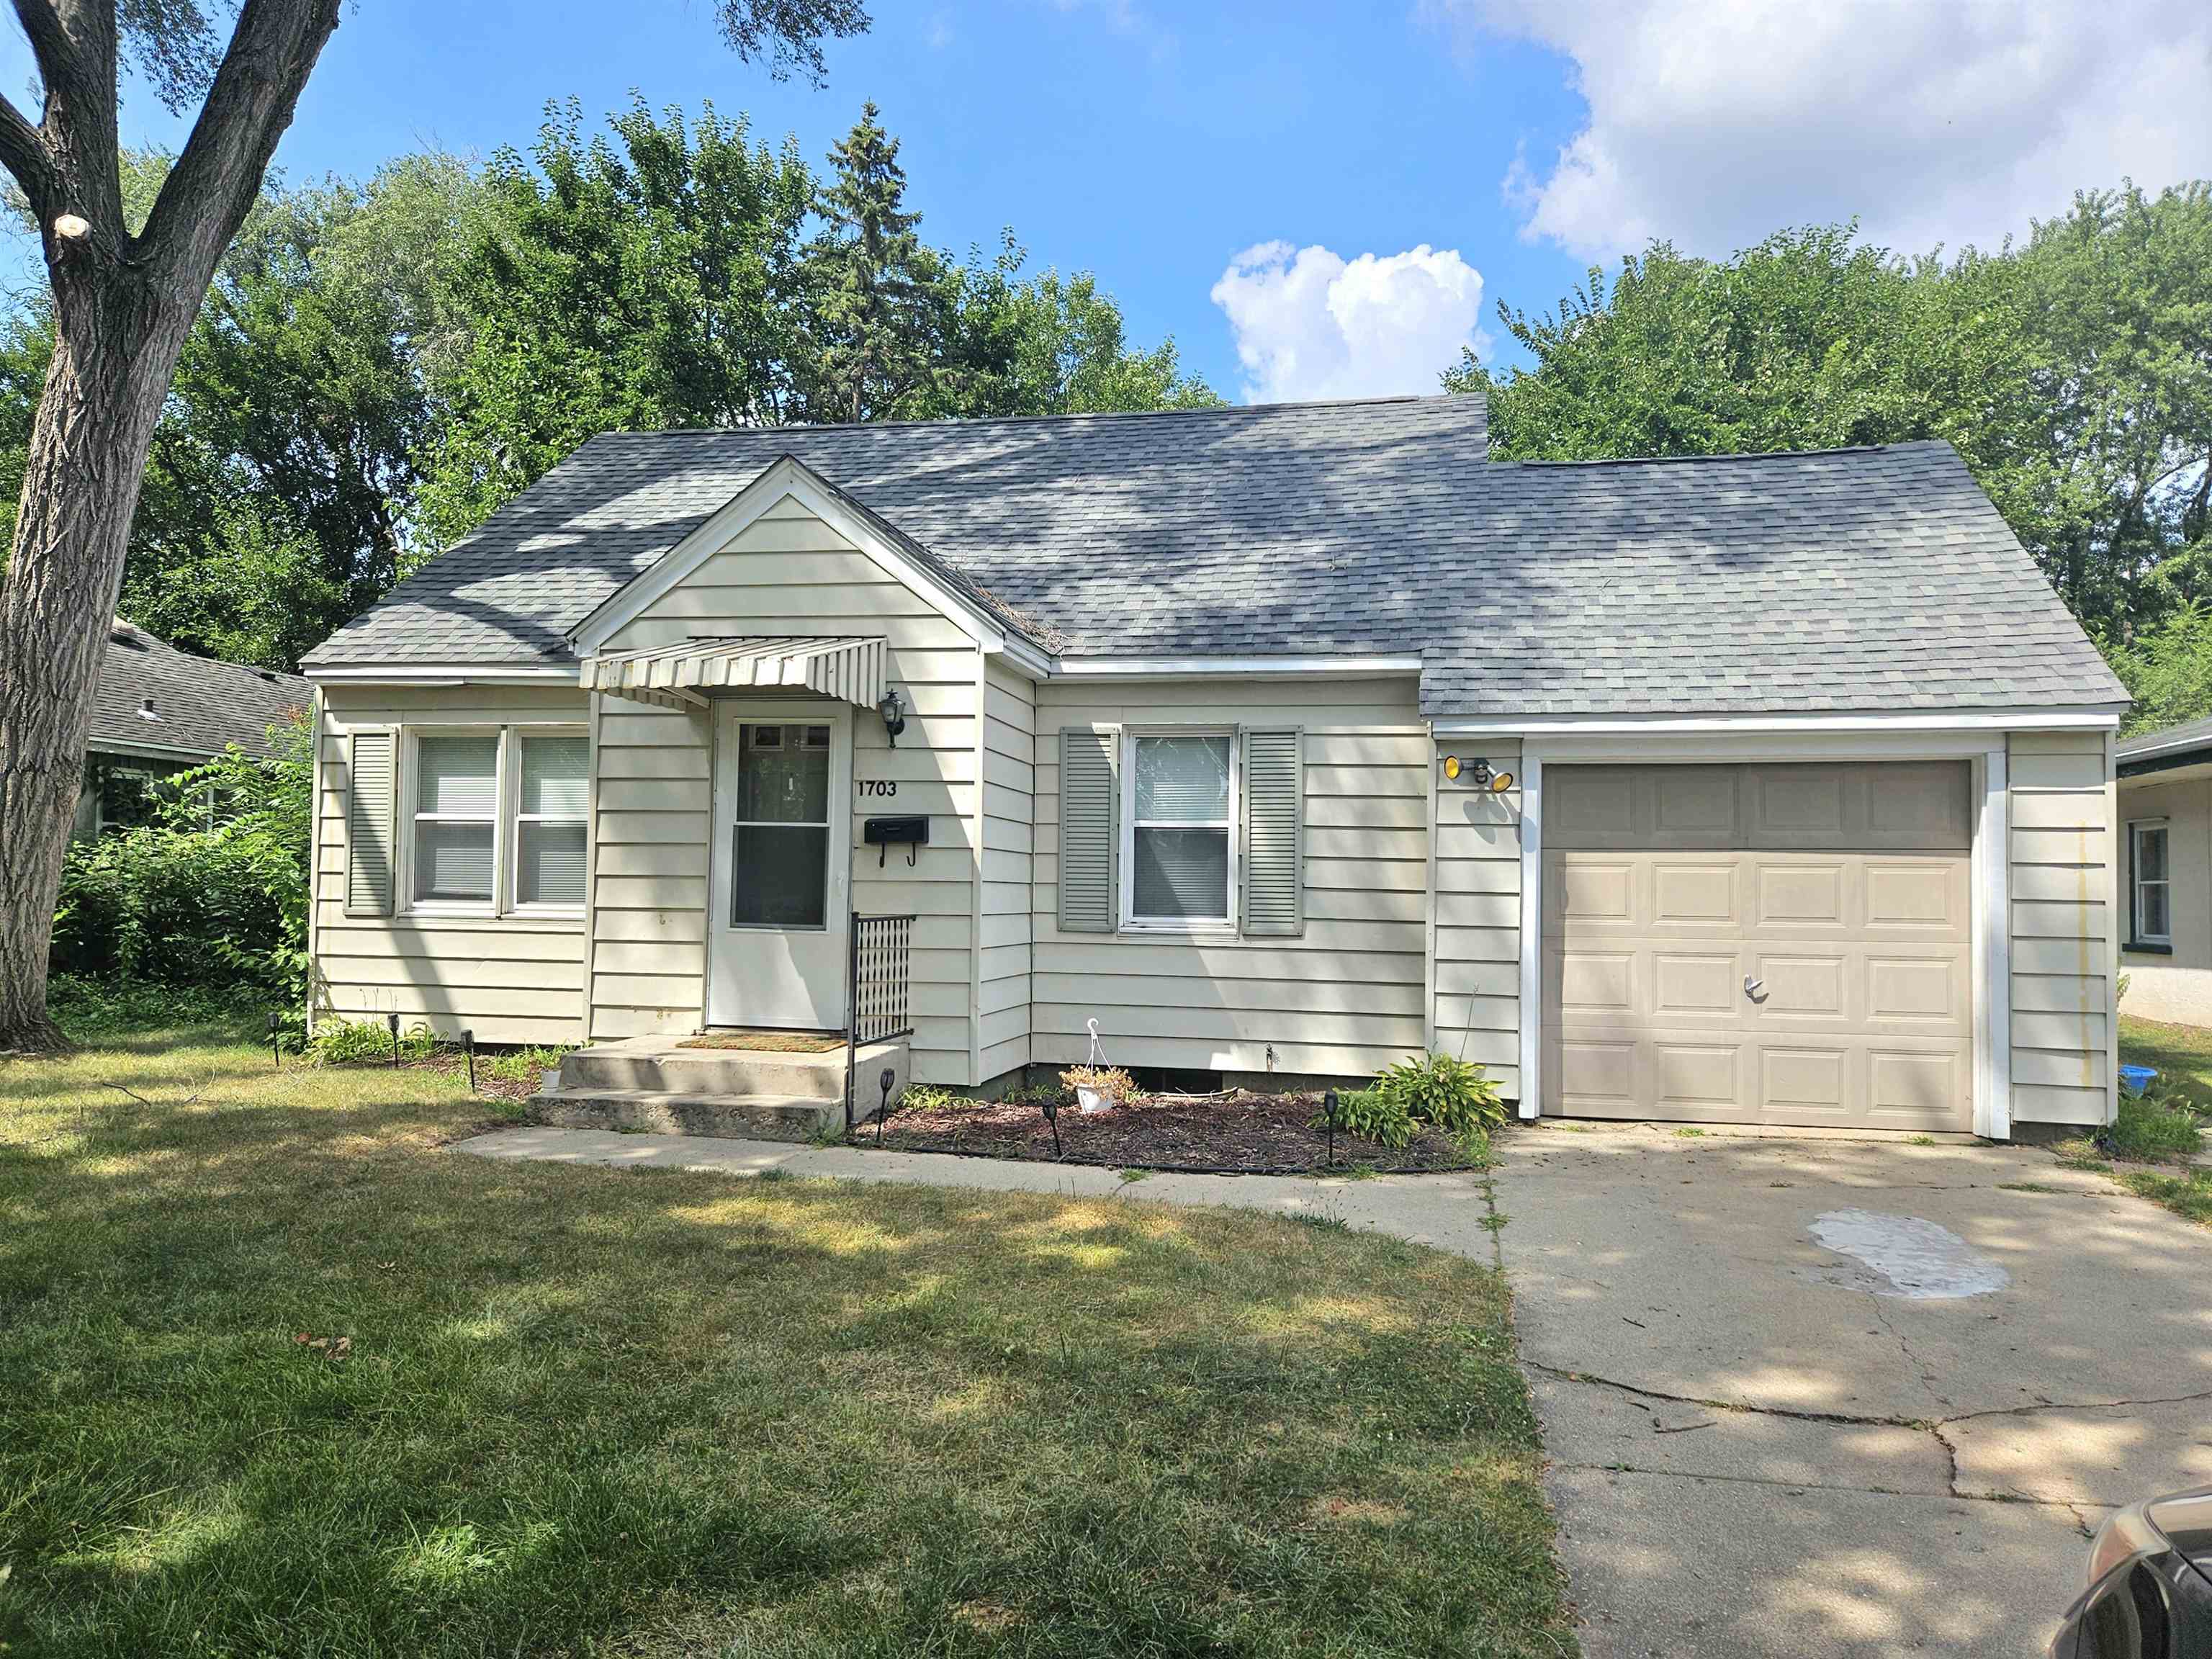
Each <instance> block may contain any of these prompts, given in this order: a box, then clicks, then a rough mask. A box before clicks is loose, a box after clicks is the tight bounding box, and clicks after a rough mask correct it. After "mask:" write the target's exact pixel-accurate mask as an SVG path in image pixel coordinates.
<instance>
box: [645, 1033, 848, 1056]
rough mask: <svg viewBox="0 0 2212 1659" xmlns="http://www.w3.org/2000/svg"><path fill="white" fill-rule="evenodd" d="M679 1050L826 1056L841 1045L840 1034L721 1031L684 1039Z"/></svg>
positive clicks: (842, 1043)
mask: <svg viewBox="0 0 2212 1659" xmlns="http://www.w3.org/2000/svg"><path fill="white" fill-rule="evenodd" d="M676 1046H677V1047H678V1048H750V1049H752V1050H754V1051H755V1052H757V1053H760V1054H828V1053H829V1051H830V1050H831V1049H832V1048H843V1047H844V1046H845V1034H844V1033H843V1032H842V1031H745V1030H714V1031H708V1032H704V1033H702V1035H700V1036H695V1037H686V1038H685V1039H684V1041H683V1042H679V1043H678V1044H677V1045H676Z"/></svg>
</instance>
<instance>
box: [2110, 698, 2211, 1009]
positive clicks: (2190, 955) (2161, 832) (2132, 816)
mask: <svg viewBox="0 0 2212 1659" xmlns="http://www.w3.org/2000/svg"><path fill="white" fill-rule="evenodd" d="M2113 752H2114V755H2115V757H2116V758H2117V760H2118V768H2119V795H2120V940H2121V943H2120V969H2121V971H2122V972H2123V973H2124V974H2126V975H2127V976H2128V994H2127V1003H2126V1006H2127V1011H2128V1012H2130V1013H2131V1014H2140V1015H2141V1016H2142V1017H2143V1018H2146V1019H2164V1020H2172V1021H2175V1022H2178V1023H2179V1024H2185V1025H2212V720H2191V721H2190V722H2189V723H2188V724H2186V725H2184V726H2168V727H2167V728H2166V730H2165V731H2163V732H2143V733H2142V735H2140V736H2138V737H2133V738H2129V739H2128V740H2127V741H2126V742H2124V743H2123V744H2120V745H2119V746H2118V748H2117V749H2116V750H2114V751H2113Z"/></svg>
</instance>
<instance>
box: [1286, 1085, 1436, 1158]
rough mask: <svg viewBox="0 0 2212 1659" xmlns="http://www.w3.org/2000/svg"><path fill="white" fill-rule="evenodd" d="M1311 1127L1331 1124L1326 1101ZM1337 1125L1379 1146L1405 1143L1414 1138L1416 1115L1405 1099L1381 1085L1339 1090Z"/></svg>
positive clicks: (1324, 1126) (1321, 1127)
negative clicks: (1383, 1089) (1369, 1087)
mask: <svg viewBox="0 0 2212 1659" xmlns="http://www.w3.org/2000/svg"><path fill="white" fill-rule="evenodd" d="M1310 1127H1313V1128H1316V1129H1326V1128H1328V1106H1327V1104H1326V1103H1324V1104H1323V1106H1322V1109H1321V1111H1320V1112H1319V1113H1318V1114H1316V1116H1315V1118H1314V1120H1313V1122H1312V1124H1311V1125H1310ZM1336 1127H1338V1128H1340V1129H1342V1130H1344V1131H1345V1132H1346V1133H1349V1134H1353V1135H1357V1136H1358V1138H1359V1139H1362V1140H1371V1141H1373V1142H1374V1143H1375V1144H1376V1146H1404V1145H1405V1144H1406V1143H1407V1141H1409V1140H1411V1139H1413V1115H1412V1114H1411V1113H1410V1112H1408V1111H1407V1109H1406V1103H1405V1102H1404V1101H1402V1100H1401V1099H1399V1098H1398V1097H1396V1096H1395V1095H1389V1094H1385V1093H1384V1092H1383V1091H1382V1090H1380V1089H1346V1090H1342V1091H1340V1092H1339V1093H1338V1095H1337V1097H1336Z"/></svg>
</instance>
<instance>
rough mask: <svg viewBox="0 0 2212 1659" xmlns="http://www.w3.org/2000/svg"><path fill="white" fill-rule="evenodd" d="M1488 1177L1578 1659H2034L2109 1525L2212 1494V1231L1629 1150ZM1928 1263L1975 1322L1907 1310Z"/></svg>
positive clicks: (1896, 1166) (2041, 1189) (1856, 1174)
mask: <svg viewBox="0 0 2212 1659" xmlns="http://www.w3.org/2000/svg"><path fill="white" fill-rule="evenodd" d="M1503 1154H1504V1156H1503V1163H1502V1164H1501V1167H1500V1169H1499V1171H1498V1189H1497V1191H1498V1207H1499V1208H1500V1209H1501V1210H1502V1211H1503V1212H1504V1213H1505V1214H1506V1216H1507V1217H1508V1218H1509V1219H1508V1223H1507V1225H1506V1226H1505V1227H1504V1231H1503V1232H1502V1234H1501V1235H1500V1239H1501V1244H1502V1247H1503V1250H1504V1261H1505V1267H1506V1269H1507V1271H1508V1273H1509V1274H1510V1278H1511V1280H1512V1284H1513V1288H1514V1294H1515V1298H1516V1318H1517V1322H1518V1325H1519V1331H1520V1341H1521V1353H1522V1358H1523V1360H1524V1361H1525V1362H1526V1364H1527V1365H1528V1370H1529V1376H1530V1382H1531V1384H1532V1386H1533V1388H1534V1392H1535V1396H1536V1405H1537V1409H1538V1411H1539V1413H1541V1416H1542V1419H1543V1423H1544V1440H1545V1445H1546V1448H1547V1450H1548V1451H1549V1453H1550V1455H1551V1457H1552V1459H1553V1471H1552V1475H1551V1486H1552V1497H1553V1503H1554V1504H1556V1506H1557V1508H1558V1510H1559V1522H1560V1528H1561V1538H1560V1548H1561V1552H1562V1554H1563V1556H1564V1558H1565V1563H1566V1567H1567V1571H1568V1575H1569V1577H1570V1580H1571V1584H1572V1587H1573V1595H1574V1598H1575V1601H1576V1602H1577V1606H1578V1607H1579V1609H1580V1613H1581V1617H1582V1620H1583V1632H1582V1633H1583V1645H1584V1648H1585V1650H1586V1651H1587V1652H1588V1653H1589V1655H1591V1656H1593V1659H1607V1656H1631V1655H1633V1656H1646V1655H1677V1654H1696V1655H1699V1656H1708V1659H1710V1656H1732V1655H1751V1654H1758V1655H1780V1654H1787V1655H1790V1656H1793V1659H1814V1656H1826V1655H1850V1656H1858V1655H1873V1654H1894V1653H1900V1652H1924V1653H1958V1654H1976V1655H1983V1654H2039V1653H2040V1652H2042V1650H2043V1645H2044V1644H2045V1642H2047V1641H2048V1639H2049V1637H2050V1634H2051V1631H2052V1629H2053V1628H2054V1627H2055V1626H2056V1623H2057V1615H2058V1614H2059V1613H2061V1612H2062V1611H2063V1608H2064V1607H2065V1605H2066V1603H2067V1602H2068V1601H2070V1600H2071V1599H2072V1598H2073V1596H2074V1595H2075V1593H2076V1592H2077V1591H2078V1590H2079V1589H2080V1584H2081V1567H2082V1564H2083V1561H2084V1559H2086V1551H2085V1547H2084V1539H2085V1537H2086V1535H2087V1530H2088V1529H2089V1528H2091V1527H2093V1525H2094V1523H2095V1522H2096V1521H2097V1520H2098V1519H2100V1518H2101V1516H2103V1515H2104V1513H2105V1512H2106V1510H2107V1509H2108V1508H2110V1507H2111V1506H2112V1505H2113V1504H2120V1503H2126V1502H2128V1501H2130V1500H2131V1499H2133V1498H2140V1497H2145V1496H2149V1495H2151V1494H2154V1493H2156V1492H2163V1491H2167V1490H2170V1489H2172V1488H2173V1487H2176V1486H2190V1485H2194V1484H2204V1483H2212V1232H2208V1231H2204V1230H2203V1229H2200V1228H2197V1227H2195V1226H2192V1225H2191V1224H2189V1223H2187V1222H2185V1221H2183V1220H2181V1219H2180V1218H2178V1217H2175V1216H2172V1215H2170V1214H2168V1213H2167V1212H2165V1211H2163V1210H2160V1209H2158V1208H2157V1207H2155V1206H2153V1205H2150V1204H2148V1203H2146V1202H2144V1201H2142V1200H2139V1199H2136V1198H2135V1197H2133V1196H2131V1195H2130V1194H2125V1193H2123V1192H2121V1191H2120V1190H2119V1189H2118V1188H2115V1187H2114V1186H2113V1185H2112V1183H2111V1182H2107V1181H2106V1180H2104V1179H2102V1178H2101V1177H2100V1176H2094V1175H2087V1174H2077V1173H2073V1172H2069V1171H2067V1170H2061V1169H2059V1168H2058V1167H2057V1163H2056V1161H2055V1160H2054V1159H2053V1158H2051V1156H2050V1155H2049V1154H2048V1153H2046V1152H2039V1151H2034V1150H2031V1149H2026V1148H2007V1147H1985V1146H1906V1145H1903V1144H1900V1143H1898V1142H1894V1141H1885V1142H1880V1143H1874V1142H1863V1141H1849V1140H1802V1139H1764V1138H1753V1137H1732V1136H1723V1135H1719V1134H1713V1135H1708V1136H1705V1137H1702V1138H1695V1139H1692V1138H1685V1137H1681V1136H1679V1135H1677V1134H1675V1133H1674V1132H1672V1131H1670V1130H1668V1129H1665V1128H1660V1127H1645V1126H1636V1127H1618V1128H1614V1127H1589V1128H1586V1129H1581V1130H1576V1129H1571V1128H1565V1127H1559V1126H1556V1125H1547V1126H1545V1127H1541V1128H1539V1129H1536V1130H1535V1131H1534V1132H1532V1133H1523V1134H1517V1135H1513V1136H1510V1137H1505V1138H1504V1139H1503ZM1838 1217H1840V1218H1843V1219H1840V1220H1838V1219H1837V1218H1838ZM1816 1226H1818V1227H1819V1229H1820V1233H1821V1236H1822V1237H1826V1238H1827V1239H1828V1240H1829V1241H1830V1242H1831V1243H1839V1242H1841V1243H1852V1244H1853V1245H1854V1248H1860V1247H1859V1246H1858V1245H1857V1241H1860V1240H1862V1239H1863V1238H1866V1237H1872V1238H1873V1239H1874V1240H1875V1243H1874V1244H1873V1245H1871V1246H1867V1247H1864V1248H1863V1249H1861V1253H1860V1254H1845V1253H1844V1251H1843V1250H1841V1249H1829V1248H1826V1247H1824V1246H1823V1244H1822V1243H1819V1242H1817V1241H1816V1238H1815V1237H1814V1230H1815V1228H1816ZM1900 1241H1901V1242H1900ZM1947 1241H1948V1242H1947ZM1885 1251H1886V1252H1887V1253H1885ZM1931 1251H1932V1252H1933V1257H1932V1259H1934V1260H1936V1261H1937V1265H1938V1267H1942V1266H1944V1265H1945V1264H1946V1263H1948V1264H1949V1265H1950V1266H1953V1267H1956V1266H1957V1265H1958V1264H1959V1263H1964V1264H1965V1265H1966V1270H1967V1271H1966V1273H1965V1274H1964V1277H1963V1278H1960V1279H1959V1280H1958V1281H1957V1282H1958V1283H1959V1284H1963V1285H1975V1286H1978V1287H1982V1288H1981V1290H1980V1293H1978V1294H1972V1295H1965V1296H1943V1295H1936V1296H1929V1295H1926V1294H1921V1295H1918V1296H1915V1295H1909V1294H1905V1293H1901V1291H1900V1285H1903V1286H1905V1287H1907V1288H1912V1289H1917V1290H1920V1291H1923V1292H1924V1291H1925V1290H1926V1289H1927V1288H1928V1285H1927V1284H1923V1282H1922V1280H1921V1277H1920V1275H1921V1274H1922V1273H1923V1267H1924V1265H1925V1263H1926V1262H1927V1261H1929V1260H1930V1259H1931V1255H1930V1253H1931ZM1954 1258H1955V1260H1954ZM1901 1261H1902V1262H1905V1264H1906V1265H1904V1266H1900V1265H1899V1263H1900V1262H1901ZM1870 1263H1871V1265H1870ZM1990 1268H1994V1269H1996V1270H1997V1271H1995V1272H1990V1271H1988V1270H1989V1269H1990ZM1929 1283H1933V1284H1934V1285H1935V1286H1936V1288H1937V1289H1939V1290H1940V1289H1944V1288H1950V1287H1952V1285H1951V1281H1948V1280H1945V1279H1942V1275H1941V1273H1936V1274H1935V1276H1934V1277H1933V1278H1932V1279H1929ZM1989 1285H2001V1286H2002V1288H1987V1286H1989Z"/></svg>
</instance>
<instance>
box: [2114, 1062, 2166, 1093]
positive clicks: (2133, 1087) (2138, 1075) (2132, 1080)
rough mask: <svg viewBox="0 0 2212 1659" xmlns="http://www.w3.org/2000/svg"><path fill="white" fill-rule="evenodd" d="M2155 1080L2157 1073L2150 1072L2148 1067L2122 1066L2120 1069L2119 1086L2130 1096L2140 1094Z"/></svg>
mask: <svg viewBox="0 0 2212 1659" xmlns="http://www.w3.org/2000/svg"><path fill="white" fill-rule="evenodd" d="M2157 1079H2158V1073H2156V1072H2154V1071H2153V1070H2151V1068H2150V1067H2149V1066H2121V1067H2120V1086H2121V1087H2122V1088H2124V1089H2125V1090H2126V1091H2128V1092H2129V1093H2130V1095H2140V1094H2142V1091H2144V1090H2145V1089H2148V1087H2150V1085H2152V1084H2153V1083H2154V1082H2155V1081H2156V1080H2157Z"/></svg>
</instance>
